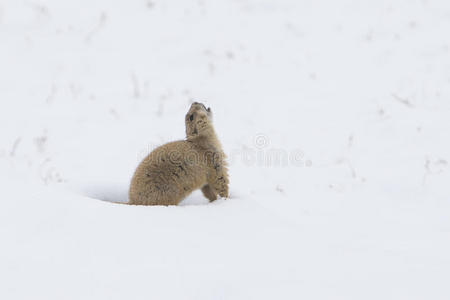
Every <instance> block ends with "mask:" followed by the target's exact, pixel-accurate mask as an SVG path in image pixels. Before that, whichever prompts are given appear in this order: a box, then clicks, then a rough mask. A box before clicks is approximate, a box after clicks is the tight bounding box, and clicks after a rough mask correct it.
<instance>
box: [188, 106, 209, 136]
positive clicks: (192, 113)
mask: <svg viewBox="0 0 450 300" xmlns="http://www.w3.org/2000/svg"><path fill="white" fill-rule="evenodd" d="M185 123H186V137H187V138H195V137H197V136H207V135H208V134H209V133H210V132H211V130H212V112H211V108H209V107H208V108H206V106H205V105H203V104H202V103H198V102H194V103H192V105H191V108H190V109H189V111H188V112H187V114H186V118H185Z"/></svg>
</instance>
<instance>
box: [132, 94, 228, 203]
mask: <svg viewBox="0 0 450 300" xmlns="http://www.w3.org/2000/svg"><path fill="white" fill-rule="evenodd" d="M185 123H186V139H185V140H182V141H176V142H171V143H167V144H165V145H162V146H160V147H158V148H156V149H155V150H153V151H152V152H151V153H150V154H149V155H148V156H147V157H146V158H145V159H144V160H143V161H142V162H141V163H140V164H139V166H138V167H137V169H136V172H135V173H134V176H133V178H132V180H131V185H130V191H129V202H128V203H129V204H135V205H177V204H178V203H180V201H181V200H183V199H184V198H185V197H186V196H188V195H189V194H190V193H192V192H193V191H194V190H196V189H199V188H201V190H202V192H203V195H205V197H206V198H208V199H209V200H210V201H214V200H216V199H217V195H219V196H221V197H228V182H229V181H228V170H227V164H226V160H225V159H226V157H225V154H224V152H223V150H222V146H221V144H220V142H219V140H218V138H217V136H216V133H215V131H214V128H213V125H212V114H211V109H210V108H208V109H206V107H205V106H204V105H203V104H201V103H197V102H195V103H193V104H192V105H191V108H190V109H189V111H188V113H187V114H186V118H185Z"/></svg>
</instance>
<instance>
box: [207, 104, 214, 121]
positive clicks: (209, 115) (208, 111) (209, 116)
mask: <svg viewBox="0 0 450 300" xmlns="http://www.w3.org/2000/svg"><path fill="white" fill-rule="evenodd" d="M206 114H207V115H208V118H210V119H212V116H213V114H212V111H211V107H208V109H206Z"/></svg>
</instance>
